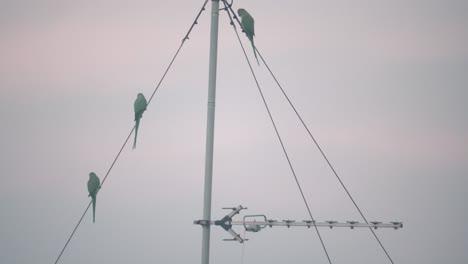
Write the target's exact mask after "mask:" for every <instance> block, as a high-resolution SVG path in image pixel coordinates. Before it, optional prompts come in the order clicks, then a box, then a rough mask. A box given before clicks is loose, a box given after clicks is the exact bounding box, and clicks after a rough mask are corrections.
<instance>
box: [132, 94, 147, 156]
mask: <svg viewBox="0 0 468 264" xmlns="http://www.w3.org/2000/svg"><path fill="white" fill-rule="evenodd" d="M147 106H148V102H146V98H145V96H144V95H143V94H142V93H139V94H138V96H137V99H136V100H135V103H134V104H133V108H134V109H135V123H136V124H135V140H134V141H133V149H135V148H136V141H137V135H138V127H139V126H140V119H141V118H142V116H143V112H145V110H146V107H147Z"/></svg>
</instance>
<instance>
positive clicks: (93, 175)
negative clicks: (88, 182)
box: [89, 172, 97, 179]
mask: <svg viewBox="0 0 468 264" xmlns="http://www.w3.org/2000/svg"><path fill="white" fill-rule="evenodd" d="M94 177H96V178H97V176H96V173H94V172H91V173H90V174H89V178H90V179H91V178H94Z"/></svg>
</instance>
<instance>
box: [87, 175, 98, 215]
mask: <svg viewBox="0 0 468 264" xmlns="http://www.w3.org/2000/svg"><path fill="white" fill-rule="evenodd" d="M100 184H101V183H100V181H99V178H98V176H97V175H96V173H94V172H91V173H90V174H89V180H88V192H89V195H88V197H89V196H91V199H92V200H93V223H94V221H95V216H96V195H97V193H98V191H99V188H101V187H99V186H100Z"/></svg>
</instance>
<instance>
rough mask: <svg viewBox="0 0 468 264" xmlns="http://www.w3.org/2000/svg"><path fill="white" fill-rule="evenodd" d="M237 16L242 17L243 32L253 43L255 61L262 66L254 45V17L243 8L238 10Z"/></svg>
mask: <svg viewBox="0 0 468 264" xmlns="http://www.w3.org/2000/svg"><path fill="white" fill-rule="evenodd" d="M237 14H238V15H239V16H240V17H241V24H242V27H243V30H244V32H245V34H246V35H247V37H248V38H249V40H250V43H252V48H253V51H254V55H255V59H257V63H258V65H260V63H259V62H258V58H257V51H256V50H255V44H254V36H255V27H254V23H255V21H254V19H253V17H252V16H251V15H250V14H249V13H248V12H247V11H246V10H245V9H243V8H239V10H237Z"/></svg>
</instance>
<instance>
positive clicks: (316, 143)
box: [255, 47, 394, 264]
mask: <svg viewBox="0 0 468 264" xmlns="http://www.w3.org/2000/svg"><path fill="white" fill-rule="evenodd" d="M255 50H256V51H257V54H258V55H259V56H260V58H261V59H262V62H263V64H265V66H266V67H267V69H268V71H269V72H270V74H271V76H272V77H273V79H274V80H275V82H276V84H277V85H278V87H279V88H280V90H281V92H282V93H283V95H284V97H285V98H286V100H287V101H288V103H289V105H290V106H291V108H292V109H293V110H294V112H295V113H296V116H297V117H298V118H299V120H300V121H301V123H302V125H303V126H304V128H305V129H306V130H307V133H308V134H309V136H310V138H311V139H312V141H313V142H314V144H315V146H317V149H318V150H319V151H320V153H321V154H322V156H323V158H324V159H325V161H326V162H327V164H328V166H329V167H330V169H331V170H332V172H333V174H334V175H335V176H336V178H337V179H338V181H339V182H340V184H341V186H342V187H343V189H344V190H345V191H346V193H347V194H348V197H349V198H350V199H351V201H352V202H353V204H354V206H355V207H356V209H357V210H358V212H359V214H360V215H361V217H362V219H363V220H364V221H365V222H366V224H369V222H368V221H367V218H366V217H365V216H364V214H363V213H362V211H361V209H360V208H359V206H358V205H357V203H356V201H355V200H354V198H353V196H352V195H351V193H350V192H349V191H348V188H346V186H345V185H344V183H343V181H342V180H341V178H340V176H339V175H338V173H337V172H336V170H335V168H334V167H333V165H332V164H331V162H330V160H329V159H328V157H327V156H326V155H325V152H324V151H323V150H322V148H321V147H320V145H319V143H318V141H317V140H316V139H315V137H314V136H313V135H312V132H310V130H309V128H308V126H307V125H306V123H305V122H304V120H303V119H302V117H301V115H300V114H299V112H298V111H297V109H296V107H295V106H294V104H293V103H292V102H291V99H289V96H288V95H287V94H286V92H285V91H284V89H283V87H282V86H281V84H280V83H279V81H278V79H276V76H275V75H274V74H273V72H272V70H271V69H270V67H269V66H268V64H267V63H266V61H265V59H264V58H263V56H262V54H261V53H260V51H259V50H258V49H257V47H255ZM369 230H370V231H371V232H372V234H373V235H374V237H375V239H376V240H377V242H378V243H379V244H380V247H381V248H382V250H383V251H384V252H385V254H386V255H387V257H388V260H390V262H391V263H392V264H394V262H393V260H392V258H391V257H390V255H389V254H388V252H387V250H386V249H385V247H384V245H383V244H382V242H381V241H380V239H379V237H378V236H377V234H376V233H375V232H374V230H373V229H372V228H369Z"/></svg>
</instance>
